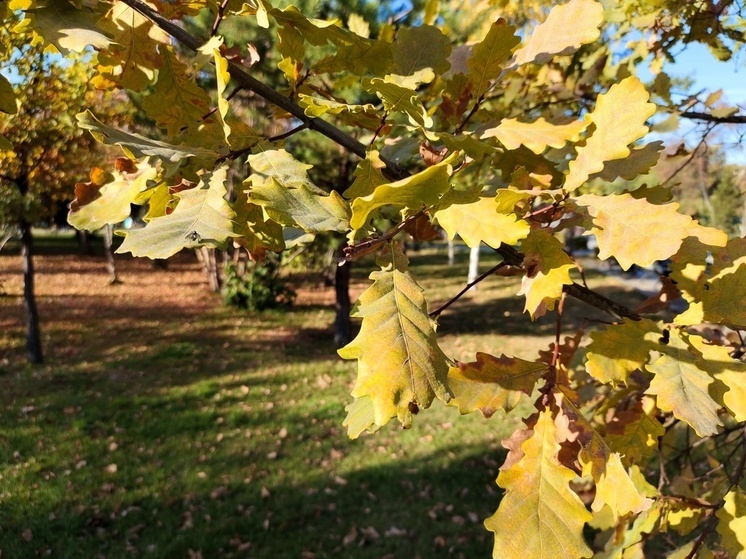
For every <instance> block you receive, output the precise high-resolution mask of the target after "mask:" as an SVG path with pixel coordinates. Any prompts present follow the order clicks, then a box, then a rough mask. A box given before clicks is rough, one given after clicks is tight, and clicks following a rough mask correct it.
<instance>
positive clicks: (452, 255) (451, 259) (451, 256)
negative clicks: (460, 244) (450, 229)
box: [447, 237, 456, 266]
mask: <svg viewBox="0 0 746 559" xmlns="http://www.w3.org/2000/svg"><path fill="white" fill-rule="evenodd" d="M447 240H448V265H449V266H453V264H454V262H455V261H456V251H455V249H454V246H453V239H451V238H450V237H447Z"/></svg>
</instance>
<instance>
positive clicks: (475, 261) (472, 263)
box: [466, 245, 479, 290]
mask: <svg viewBox="0 0 746 559" xmlns="http://www.w3.org/2000/svg"><path fill="white" fill-rule="evenodd" d="M478 276H479V245H477V246H475V247H474V248H472V249H471V250H470V251H469V276H468V278H467V280H466V283H472V282H473V281H476V279H477V277H478ZM476 287H477V286H476V285H475V286H474V287H472V290H474V289H476Z"/></svg>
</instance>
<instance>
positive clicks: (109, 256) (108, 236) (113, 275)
mask: <svg viewBox="0 0 746 559" xmlns="http://www.w3.org/2000/svg"><path fill="white" fill-rule="evenodd" d="M113 237H114V227H112V226H111V225H107V226H106V227H104V253H105V254H106V271H108V272H109V284H110V285H113V284H115V283H122V282H121V281H119V278H118V277H117V265H116V263H115V262H114V252H113V251H112V250H111V245H112V241H113V240H114V239H113Z"/></svg>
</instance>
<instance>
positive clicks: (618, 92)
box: [564, 77, 655, 192]
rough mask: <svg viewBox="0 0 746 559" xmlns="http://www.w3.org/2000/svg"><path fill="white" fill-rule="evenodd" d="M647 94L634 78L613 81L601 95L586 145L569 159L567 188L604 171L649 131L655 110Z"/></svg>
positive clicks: (592, 114) (570, 188)
mask: <svg viewBox="0 0 746 559" xmlns="http://www.w3.org/2000/svg"><path fill="white" fill-rule="evenodd" d="M648 97H649V95H648V92H647V91H645V86H644V85H643V84H642V82H641V81H640V80H639V79H638V78H635V77H630V78H626V79H624V80H622V81H621V82H620V83H618V84H614V85H613V86H611V89H609V91H608V92H607V93H605V94H602V95H599V96H598V100H597V101H596V108H595V109H594V110H593V112H592V113H591V114H590V115H588V119H589V120H590V122H591V123H592V124H594V125H595V128H594V130H593V132H592V134H591V136H590V138H588V140H587V141H586V143H585V145H584V146H581V147H579V148H578V156H577V157H576V158H575V159H573V160H572V161H570V166H569V170H568V174H567V178H566V179H565V184H564V189H565V190H567V191H568V192H572V191H573V190H576V189H577V188H578V187H579V186H581V185H582V184H583V183H584V182H586V181H587V180H588V178H589V177H590V176H591V175H593V174H594V173H599V172H601V171H602V170H603V168H604V163H605V162H607V161H612V160H614V159H624V158H626V157H628V156H629V155H630V150H629V148H628V146H629V144H631V143H632V142H634V141H635V140H639V139H640V138H642V137H643V136H644V135H645V134H647V132H648V127H647V126H645V121H646V120H647V119H649V118H650V117H651V116H653V114H654V113H655V105H654V104H652V103H648Z"/></svg>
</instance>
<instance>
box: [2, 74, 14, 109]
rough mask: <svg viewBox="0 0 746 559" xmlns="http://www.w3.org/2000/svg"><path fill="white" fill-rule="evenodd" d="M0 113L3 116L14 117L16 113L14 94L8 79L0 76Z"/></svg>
mask: <svg viewBox="0 0 746 559" xmlns="http://www.w3.org/2000/svg"><path fill="white" fill-rule="evenodd" d="M0 111H2V112H4V113H5V114H9V115H14V114H16V113H17V112H18V105H16V94H15V91H13V86H12V85H10V82H9V81H8V79H7V78H6V77H5V76H3V75H0Z"/></svg>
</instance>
